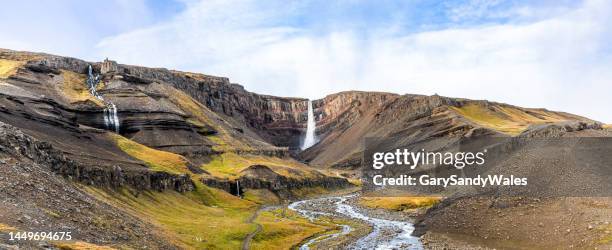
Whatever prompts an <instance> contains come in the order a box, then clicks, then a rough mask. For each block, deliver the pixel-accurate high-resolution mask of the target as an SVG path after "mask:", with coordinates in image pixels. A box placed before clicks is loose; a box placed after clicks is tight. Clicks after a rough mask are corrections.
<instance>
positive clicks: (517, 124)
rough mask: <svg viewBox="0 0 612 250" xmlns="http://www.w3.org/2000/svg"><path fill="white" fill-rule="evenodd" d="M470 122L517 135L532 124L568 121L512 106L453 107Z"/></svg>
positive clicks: (545, 112) (470, 104)
mask: <svg viewBox="0 0 612 250" xmlns="http://www.w3.org/2000/svg"><path fill="white" fill-rule="evenodd" d="M451 109H453V110H455V111H456V112H458V113H459V114H460V115H462V116H463V117H465V118H467V119H469V120H470V121H472V122H474V123H476V124H478V125H480V126H483V127H486V128H491V129H495V130H497V131H500V132H503V133H507V134H511V135H517V134H520V133H521V132H522V131H523V130H525V129H526V128H527V127H529V125H532V124H543V123H551V122H559V121H564V120H567V118H565V117H563V116H561V115H559V114H556V113H554V112H550V111H544V110H539V109H529V110H528V111H529V112H526V110H527V109H519V108H515V107H512V106H504V105H496V104H491V105H490V106H488V107H486V106H484V105H482V104H480V103H468V104H466V105H464V106H462V107H451Z"/></svg>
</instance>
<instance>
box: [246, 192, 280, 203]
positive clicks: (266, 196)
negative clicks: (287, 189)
mask: <svg viewBox="0 0 612 250" xmlns="http://www.w3.org/2000/svg"><path fill="white" fill-rule="evenodd" d="M242 198H243V199H245V200H248V201H252V202H255V203H257V204H262V205H263V204H278V203H280V199H279V198H278V196H276V194H274V193H273V192H272V191H270V190H268V189H247V190H246V191H245V192H244V194H243V196H242Z"/></svg>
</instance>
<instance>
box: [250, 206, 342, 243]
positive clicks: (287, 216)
mask: <svg viewBox="0 0 612 250" xmlns="http://www.w3.org/2000/svg"><path fill="white" fill-rule="evenodd" d="M255 222H256V223H259V224H261V225H262V227H263V231H262V232H261V233H259V234H257V235H256V236H255V237H254V238H253V242H252V245H251V249H290V248H291V247H292V246H295V245H297V244H298V243H300V242H302V241H303V240H304V239H306V238H308V237H310V236H311V235H314V234H317V233H320V232H323V231H329V230H333V229H335V225H334V224H332V223H330V222H329V221H326V220H317V222H316V223H312V222H310V221H309V220H308V219H305V218H303V217H301V216H299V215H298V214H297V213H295V212H294V211H291V210H288V209H275V210H271V211H265V212H262V213H261V214H260V215H259V217H257V219H256V220H255Z"/></svg>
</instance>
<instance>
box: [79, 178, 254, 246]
mask: <svg viewBox="0 0 612 250" xmlns="http://www.w3.org/2000/svg"><path fill="white" fill-rule="evenodd" d="M85 189H86V190H88V191H89V193H91V194H94V195H95V196H96V197H98V198H99V199H101V200H103V201H106V202H107V203H109V204H112V205H113V206H115V207H119V208H122V209H124V210H126V211H128V212H130V213H132V214H133V215H135V216H137V217H139V218H142V219H143V220H147V221H150V222H151V223H153V224H154V225H157V226H158V227H159V228H160V229H161V230H162V232H163V234H164V235H166V236H167V238H168V239H169V240H171V242H172V243H174V244H175V245H177V246H179V247H181V248H185V249H209V248H216V249H237V248H239V247H240V244H241V243H242V240H243V239H244V237H245V236H246V235H247V234H248V233H249V232H251V231H253V230H254V229H255V226H254V225H252V224H249V223H246V220H247V218H248V217H250V216H251V214H252V213H253V212H254V211H255V210H256V208H257V207H256V206H255V205H254V203H252V202H249V201H245V200H241V199H239V198H237V197H234V196H232V195H229V194H227V193H225V192H222V191H219V190H215V189H211V188H208V187H205V186H203V185H200V186H198V189H197V190H195V191H192V192H190V193H186V194H181V193H177V192H173V191H167V192H145V193H141V194H140V195H138V196H134V195H133V194H131V193H130V192H128V191H127V190H122V191H121V192H114V191H105V190H100V189H95V188H92V187H85ZM227 225H231V226H230V227H228V226H227Z"/></svg>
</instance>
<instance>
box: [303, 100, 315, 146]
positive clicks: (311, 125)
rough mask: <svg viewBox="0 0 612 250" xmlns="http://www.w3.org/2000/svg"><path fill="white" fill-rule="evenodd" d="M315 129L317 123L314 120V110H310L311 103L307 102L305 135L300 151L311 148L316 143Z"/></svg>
mask: <svg viewBox="0 0 612 250" xmlns="http://www.w3.org/2000/svg"><path fill="white" fill-rule="evenodd" d="M316 129H317V123H316V122H315V119H314V110H313V108H312V101H311V100H308V121H307V123H306V135H305V136H304V143H303V144H302V150H304V149H307V148H309V147H311V146H312V145H315V144H316V143H317V138H316V136H315V130H316Z"/></svg>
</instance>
